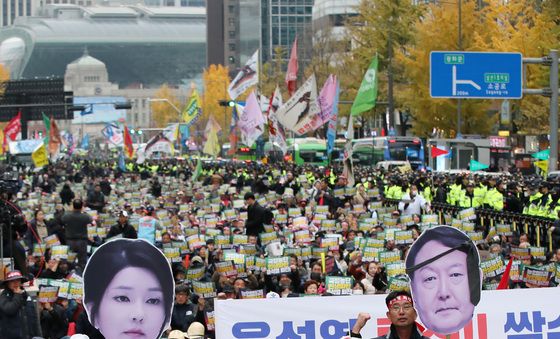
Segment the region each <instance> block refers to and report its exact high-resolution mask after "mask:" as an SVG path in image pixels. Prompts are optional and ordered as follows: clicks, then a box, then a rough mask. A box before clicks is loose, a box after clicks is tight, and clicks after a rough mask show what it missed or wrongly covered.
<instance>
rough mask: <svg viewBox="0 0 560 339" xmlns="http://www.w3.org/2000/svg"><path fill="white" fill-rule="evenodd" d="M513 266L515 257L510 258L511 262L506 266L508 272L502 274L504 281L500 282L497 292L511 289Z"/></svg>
mask: <svg viewBox="0 0 560 339" xmlns="http://www.w3.org/2000/svg"><path fill="white" fill-rule="evenodd" d="M512 264H513V257H510V258H509V262H508V264H507V266H506V270H505V271H504V274H502V280H500V283H499V284H498V288H496V289H497V290H507V289H508V287H509V272H510V271H511V265H512Z"/></svg>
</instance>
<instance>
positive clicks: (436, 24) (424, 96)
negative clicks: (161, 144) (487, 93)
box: [396, 1, 497, 137]
mask: <svg viewBox="0 0 560 339" xmlns="http://www.w3.org/2000/svg"><path fill="white" fill-rule="evenodd" d="M456 8H457V4H441V5H430V6H429V10H428V11H426V13H425V14H424V15H423V16H422V18H421V19H419V20H418V21H417V23H416V24H415V30H414V32H415V37H414V39H412V41H414V43H413V44H411V45H408V46H406V47H405V48H403V49H402V50H399V51H398V52H397V54H396V58H397V61H398V63H399V64H400V65H401V66H402V68H403V70H404V76H405V78H406V79H407V80H408V81H407V84H406V86H401V87H400V88H399V90H398V91H397V95H398V97H399V99H400V101H401V102H402V103H403V105H404V106H405V107H407V108H408V109H409V111H410V113H411V115H412V118H413V120H414V123H413V127H412V130H413V133H414V134H415V135H418V136H428V135H429V134H430V133H431V132H432V130H433V129H434V128H438V129H441V130H443V131H444V132H445V134H446V136H450V137H454V136H455V134H456V129H457V100H452V99H432V98H431V97H430V90H429V84H430V65H429V63H430V52H431V51H453V50H458V25H457V23H458V12H457V10H456ZM462 12H463V13H462V32H463V34H462V39H461V40H462V47H461V48H462V50H465V51H482V50H488V48H489V46H483V43H482V42H484V41H490V40H491V36H490V35H491V34H492V33H493V32H495V31H496V28H495V26H496V25H497V23H495V22H492V21H491V20H490V18H489V17H488V16H487V15H486V10H479V9H478V8H477V4H476V1H463V5H462ZM489 108H490V102H488V101H483V100H462V104H461V113H462V124H461V133H463V134H469V133H473V134H474V133H476V134H487V133H489V132H490V130H491V128H492V127H493V126H494V123H495V122H496V114H495V113H494V114H489V113H488V109H489Z"/></svg>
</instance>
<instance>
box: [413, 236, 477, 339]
mask: <svg viewBox="0 0 560 339" xmlns="http://www.w3.org/2000/svg"><path fill="white" fill-rule="evenodd" d="M479 263H480V259H479V255H478V251H477V249H476V247H475V245H474V244H473V242H472V241H471V240H470V239H469V237H468V236H467V235H466V234H464V233H463V232H461V231H460V230H458V229H455V228H452V227H448V226H440V227H436V228H433V229H430V230H427V231H425V232H424V233H423V234H422V235H421V236H420V237H419V238H418V240H417V241H416V242H415V243H414V244H413V245H412V247H411V249H410V251H409V253H408V255H407V258H406V271H407V274H408V275H409V277H410V281H411V284H410V285H411V289H412V295H413V297H414V305H415V307H416V310H417V311H418V315H419V316H420V320H422V322H423V323H424V325H425V326H426V327H427V328H429V329H430V330H433V331H435V332H437V333H440V334H451V333H454V332H457V331H459V330H460V329H462V328H463V327H464V326H465V325H466V324H467V323H468V322H469V321H470V320H471V319H472V316H473V313H474V308H475V306H476V305H477V304H478V302H479V301H480V289H481V285H482V272H481V270H480V268H479Z"/></svg>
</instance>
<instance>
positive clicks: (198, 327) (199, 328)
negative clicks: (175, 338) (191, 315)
mask: <svg viewBox="0 0 560 339" xmlns="http://www.w3.org/2000/svg"><path fill="white" fill-rule="evenodd" d="M204 331H205V329H204V325H202V324H201V323H199V322H198V321H195V322H193V323H192V324H191V325H190V326H189V329H188V330H187V338H188V339H204Z"/></svg>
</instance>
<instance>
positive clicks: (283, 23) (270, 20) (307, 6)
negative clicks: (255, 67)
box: [261, 0, 314, 62]
mask: <svg viewBox="0 0 560 339" xmlns="http://www.w3.org/2000/svg"><path fill="white" fill-rule="evenodd" d="M313 3H314V0H261V24H262V27H261V44H262V61H263V62H267V61H269V60H272V59H274V58H275V55H274V50H275V49H276V48H277V47H282V49H283V57H284V58H285V59H288V58H289V55H290V49H291V48H292V44H293V42H294V39H295V38H296V36H297V37H298V47H299V50H298V57H299V59H300V60H301V61H302V62H305V60H308V59H310V56H311V48H312V41H313V30H312V25H311V18H312V12H313Z"/></svg>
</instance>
